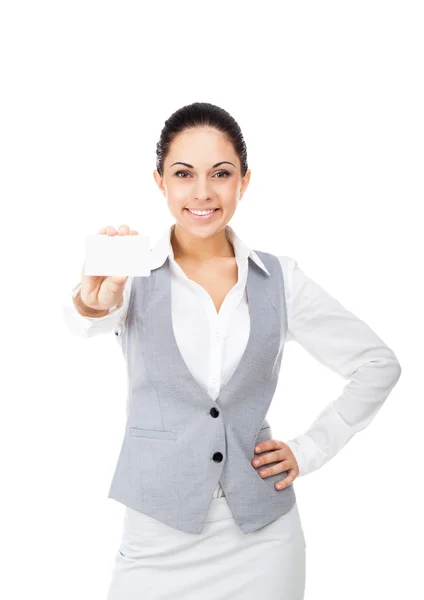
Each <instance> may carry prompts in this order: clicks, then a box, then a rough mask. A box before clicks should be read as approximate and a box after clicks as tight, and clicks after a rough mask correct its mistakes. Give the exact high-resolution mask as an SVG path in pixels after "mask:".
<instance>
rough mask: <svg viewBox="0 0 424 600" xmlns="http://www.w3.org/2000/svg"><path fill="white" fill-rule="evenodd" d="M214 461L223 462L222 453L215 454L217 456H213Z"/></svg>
mask: <svg viewBox="0 0 424 600" xmlns="http://www.w3.org/2000/svg"><path fill="white" fill-rule="evenodd" d="M212 458H213V460H214V462H221V460H222V459H223V456H222V454H221V452H215V454H214V455H213V457H212Z"/></svg>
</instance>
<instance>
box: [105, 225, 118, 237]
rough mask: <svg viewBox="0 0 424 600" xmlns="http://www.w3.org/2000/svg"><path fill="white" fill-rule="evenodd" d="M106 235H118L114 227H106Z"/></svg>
mask: <svg viewBox="0 0 424 600" xmlns="http://www.w3.org/2000/svg"><path fill="white" fill-rule="evenodd" d="M106 235H117V232H116V229H115V227H112V225H108V226H107V227H106Z"/></svg>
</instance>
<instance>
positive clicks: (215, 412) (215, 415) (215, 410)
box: [209, 406, 219, 419]
mask: <svg viewBox="0 0 424 600" xmlns="http://www.w3.org/2000/svg"><path fill="white" fill-rule="evenodd" d="M209 414H210V415H212V417H213V418H214V419H216V417H217V416H218V415H219V410H218V409H217V408H215V406H213V407H212V408H211V409H210V411H209Z"/></svg>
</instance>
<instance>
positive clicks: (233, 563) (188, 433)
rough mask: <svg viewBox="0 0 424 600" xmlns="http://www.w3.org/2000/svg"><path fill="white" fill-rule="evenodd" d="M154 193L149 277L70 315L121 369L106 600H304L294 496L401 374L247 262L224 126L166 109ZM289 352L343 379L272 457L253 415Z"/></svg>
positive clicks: (90, 300)
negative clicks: (118, 515) (104, 341)
mask: <svg viewBox="0 0 424 600" xmlns="http://www.w3.org/2000/svg"><path fill="white" fill-rule="evenodd" d="M154 177H155V180H156V183H157V185H158V187H159V189H160V191H161V192H162V193H163V195H164V196H165V198H166V199H167V202H168V206H169V210H170V211H171V213H172V215H173V217H174V219H175V223H174V224H173V225H172V227H171V228H170V229H169V230H168V231H167V232H166V233H165V235H164V237H163V238H162V239H161V240H160V242H159V243H158V244H157V245H156V246H155V247H154V248H153V249H152V251H151V275H150V277H147V278H141V277H138V278H129V277H89V276H85V275H84V273H83V274H82V278H81V283H80V284H78V286H76V287H75V288H74V290H73V305H72V309H69V310H68V312H67V313H66V316H67V319H68V323H69V325H70V327H71V328H72V331H74V332H75V333H77V334H79V335H85V336H91V335H95V334H99V333H105V332H112V331H114V332H115V333H116V335H117V336H118V337H117V339H118V341H119V342H120V344H121V347H122V351H123V354H124V358H125V360H126V364H127V372H128V383H129V385H128V401H127V425H126V431H125V437H124V441H123V444H122V449H121V452H120V456H119V459H118V463H117V466H116V470H115V473H114V477H113V480H112V484H111V488H110V492H109V497H111V498H114V499H116V500H117V501H119V502H121V503H123V504H124V506H125V519H124V527H123V534H122V540H121V544H120V548H119V551H118V553H117V555H116V563H115V568H114V572H113V576H112V581H111V583H110V588H109V593H108V600H118V599H119V600H135V599H138V598H140V597H143V598H149V599H151V600H164V599H165V598H166V599H168V598H169V599H171V598H172V599H173V600H177V599H181V600H182V599H184V600H192V599H196V600H198V599H201V600H218V599H219V600H224V599H226V598H228V599H231V600H237V599H240V600H250V599H253V598H254V599H255V600H256V599H257V598H258V596H259V594H260V595H261V596H262V597H266V598H268V599H270V600H277V599H278V600H301V599H302V598H303V597H304V589H305V538H304V535H303V530H302V526H301V522H300V516H299V512H298V509H297V503H296V497H295V494H294V488H293V481H294V480H295V478H296V477H297V476H299V475H305V474H307V473H309V472H311V471H313V470H316V469H318V468H319V467H320V466H322V465H323V464H324V463H325V462H327V461H328V460H330V459H331V458H332V456H334V455H335V454H336V453H337V452H338V451H339V450H340V449H341V448H342V447H343V446H344V445H345V444H346V443H347V441H348V440H349V439H350V438H351V437H352V436H353V435H354V434H355V433H356V432H357V431H359V430H361V429H363V428H364V427H365V426H366V425H367V424H368V423H369V422H370V421H371V420H372V418H373V417H374V416H375V414H376V413H377V411H378V410H379V408H380V407H381V405H382V403H383V402H384V400H385V399H386V398H387V396H388V395H389V393H390V391H391V389H392V388H393V386H394V385H395V383H396V381H397V380H398V378H399V376H400V366H399V363H398V361H397V359H396V357H395V355H394V353H393V352H392V351H391V350H390V349H389V348H388V347H387V346H386V345H385V344H384V342H383V341H382V340H381V339H380V338H379V337H377V335H376V334H375V333H373V332H372V331H371V330H370V328H369V327H368V326H367V325H366V324H365V323H364V322H362V321H361V320H360V319H358V318H357V317H356V316H355V315H353V314H352V313H351V312H349V311H347V310H346V309H345V308H344V307H343V306H341V304H340V303H338V302H337V301H336V300H335V299H334V298H332V297H331V296H330V295H329V294H328V293H327V292H325V290H323V289H322V288H321V287H320V286H318V285H317V284H316V283H315V282H313V281H312V280H311V279H310V278H309V277H307V276H306V275H305V274H304V273H303V272H302V270H301V269H300V268H299V267H298V266H297V263H296V261H295V260H294V259H292V258H290V257H287V256H282V257H276V256H274V255H272V254H269V253H266V252H262V251H256V252H255V251H253V250H252V249H251V248H249V247H248V246H247V245H246V244H244V243H243V242H242V241H241V239H240V238H239V237H238V236H237V235H236V233H235V232H234V230H233V229H232V228H231V227H230V226H229V225H228V223H229V221H230V220H231V217H232V216H233V214H234V212H235V210H236V208H237V205H238V202H239V200H241V198H242V196H243V194H244V192H245V191H246V189H247V187H248V184H249V179H250V171H249V170H248V167H247V155H246V146H245V142H244V139H243V136H242V133H241V131H240V128H239V127H238V125H237V123H236V122H235V121H234V119H233V118H232V117H231V116H230V115H229V114H228V113H227V112H226V111H224V110H223V109H221V108H219V107H216V106H214V105H211V104H207V103H194V104H192V105H189V106H185V107H183V108H181V109H180V110H178V111H176V112H175V113H174V114H173V115H172V116H171V117H170V118H169V119H168V120H167V121H166V123H165V126H164V128H163V130H162V133H161V137H160V141H159V143H158V145H157V169H156V171H154ZM99 234H103V235H137V231H135V230H132V229H130V228H129V227H128V226H126V225H121V226H120V227H119V228H118V230H115V229H114V228H113V227H106V228H103V229H100V231H99ZM290 339H296V340H297V341H299V342H300V343H301V344H302V345H303V346H304V347H305V348H306V349H307V350H308V351H309V352H311V353H312V354H313V355H314V356H316V357H317V358H318V359H319V360H320V361H321V362H322V363H323V364H325V365H327V366H329V367H331V368H333V369H335V370H336V371H338V372H339V373H340V374H342V375H343V376H345V377H348V376H350V375H353V373H354V380H353V379H352V381H351V382H350V383H349V384H348V385H347V386H346V387H345V388H344V390H343V393H342V395H341V396H340V397H339V398H338V399H337V400H336V401H335V402H333V403H331V404H330V405H329V406H328V407H327V408H326V409H325V410H324V411H323V412H322V413H321V414H320V415H319V417H318V418H317V419H316V420H315V421H314V424H313V425H312V427H311V428H310V429H309V430H308V431H307V432H306V434H305V435H302V436H298V437H297V438H294V439H292V440H289V441H288V442H283V441H281V440H276V439H274V438H273V436H272V433H271V427H270V425H269V423H268V422H267V420H266V414H267V411H268V409H269V406H270V403H271V401H272V397H273V394H274V391H275V387H276V385H277V381H278V374H279V370H280V365H281V359H282V353H283V347H284V343H286V342H287V341H289V340H290ZM353 389H354V392H355V393H354V394H352V393H350V392H351V391H353ZM258 459H259V462H258V463H256V461H257V460H258Z"/></svg>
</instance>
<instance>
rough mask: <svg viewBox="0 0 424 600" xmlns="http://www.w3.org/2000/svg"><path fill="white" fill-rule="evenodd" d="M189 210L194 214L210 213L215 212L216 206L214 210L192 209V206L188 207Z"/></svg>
mask: <svg viewBox="0 0 424 600" xmlns="http://www.w3.org/2000/svg"><path fill="white" fill-rule="evenodd" d="M187 210H189V211H190V212H191V213H193V214H194V215H210V214H211V213H213V212H215V209H214V208H213V209H212V210H191V209H190V208H188V209H187Z"/></svg>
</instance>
